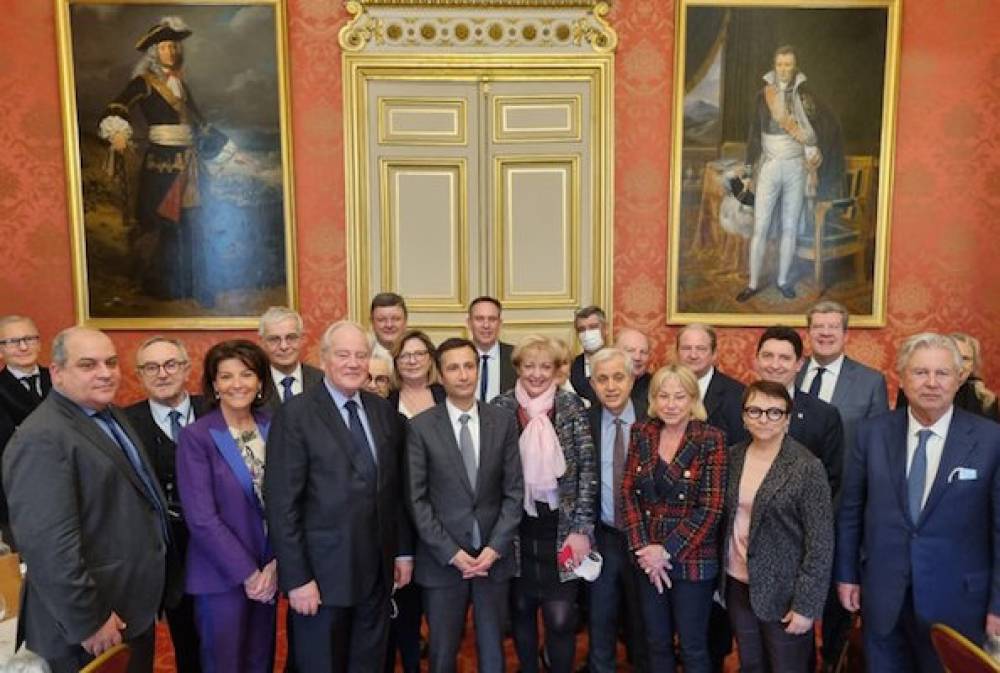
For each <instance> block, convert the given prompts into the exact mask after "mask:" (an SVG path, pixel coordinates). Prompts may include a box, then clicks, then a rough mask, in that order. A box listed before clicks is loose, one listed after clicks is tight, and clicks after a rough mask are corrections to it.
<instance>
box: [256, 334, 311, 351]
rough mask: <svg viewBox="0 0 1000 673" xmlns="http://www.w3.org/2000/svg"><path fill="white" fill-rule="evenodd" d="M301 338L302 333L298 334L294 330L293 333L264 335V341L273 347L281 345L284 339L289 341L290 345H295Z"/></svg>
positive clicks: (286, 341)
mask: <svg viewBox="0 0 1000 673" xmlns="http://www.w3.org/2000/svg"><path fill="white" fill-rule="evenodd" d="M301 339H302V335H301V334H296V333H295V332H292V333H291V334H285V335H283V336H282V335H280V334H272V335H271V336H266V337H264V343H266V344H267V345H268V346H271V347H272V348H273V347H277V346H280V345H281V342H282V341H284V342H285V343H287V344H288V345H289V346H294V345H295V344H297V343H298V342H299V341H300V340H301Z"/></svg>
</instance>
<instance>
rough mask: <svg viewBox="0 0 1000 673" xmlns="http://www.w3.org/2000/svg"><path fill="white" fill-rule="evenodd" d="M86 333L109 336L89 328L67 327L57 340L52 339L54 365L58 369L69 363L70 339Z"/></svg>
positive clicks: (57, 335)
mask: <svg viewBox="0 0 1000 673" xmlns="http://www.w3.org/2000/svg"><path fill="white" fill-rule="evenodd" d="M84 332H89V333H90V334H101V335H104V336H107V335H105V334H104V332H101V331H100V330H96V329H91V328H89V327H81V326H79V325H73V326H72V327H67V328H66V329H64V330H61V331H60V332H59V334H56V336H55V338H54V339H52V359H51V362H52V364H54V365H56V366H57V367H65V366H66V365H67V364H68V363H69V349H68V348H67V347H66V344H67V342H68V341H69V338H70V337H71V336H73V335H74V334H80V333H84Z"/></svg>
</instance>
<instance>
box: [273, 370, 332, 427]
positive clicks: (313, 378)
mask: <svg viewBox="0 0 1000 673" xmlns="http://www.w3.org/2000/svg"><path fill="white" fill-rule="evenodd" d="M321 383H323V370H322V369H318V368H316V367H313V366H312V365H307V364H306V363H305V362H303V363H302V392H306V391H308V390H312V389H313V388H315V387H316V386H318V385H319V384H321ZM274 388H275V389H274V390H272V391H271V396H270V397H269V398H267V404H265V405H264V406H265V407H266V408H267V410H268V412H269V413H270V414H271V416H272V417H273V416H274V415H275V414H276V413H278V409H280V408H281V404H282V402H281V393H280V390H281V382H280V381H275V382H274Z"/></svg>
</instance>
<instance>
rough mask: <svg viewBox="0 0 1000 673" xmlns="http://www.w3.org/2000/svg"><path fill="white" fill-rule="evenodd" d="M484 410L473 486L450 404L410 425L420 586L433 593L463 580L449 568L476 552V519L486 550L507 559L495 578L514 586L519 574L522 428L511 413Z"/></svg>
mask: <svg viewBox="0 0 1000 673" xmlns="http://www.w3.org/2000/svg"><path fill="white" fill-rule="evenodd" d="M477 404H478V410H479V469H478V472H477V475H476V484H475V485H473V484H470V483H469V478H468V476H467V474H466V470H465V465H464V463H463V462H462V454H461V453H460V452H459V449H458V442H457V441H456V440H455V432H454V430H453V428H452V425H451V419H450V418H449V416H448V409H447V408H446V407H445V405H444V403H441V404H438V405H436V406H434V407H431V408H430V409H428V410H427V411H425V412H423V413H421V414H418V415H417V416H415V417H414V418H412V419H411V420H410V426H409V432H408V433H407V440H406V460H405V471H406V486H407V488H406V495H407V505H408V507H409V509H410V513H411V515H412V516H413V521H414V524H415V527H416V532H417V543H416V559H415V565H414V574H415V580H416V582H417V583H418V584H421V585H423V586H427V587H443V586H449V585H452V584H457V583H458V582H461V581H462V575H461V573H460V572H459V571H458V570H457V569H456V568H455V567H453V566H451V565H449V561H451V559H452V558H453V557H454V556H455V554H456V553H458V551H459V549H464V550H465V551H467V552H471V553H476V552H477V550H473V549H472V545H471V540H472V528H473V520H475V521H477V522H478V523H479V531H480V535H481V536H482V541H483V546H486V547H490V548H492V549H493V550H494V551H496V552H497V553H499V554H500V559H499V560H498V561H497V562H496V563H494V564H493V567H492V568H491V569H490V573H489V577H490V579H492V580H495V581H498V582H499V581H504V580H507V579H509V578H510V577H511V576H512V575H513V574H514V571H515V570H516V565H515V558H514V553H513V551H514V550H513V547H514V536H515V535H516V533H517V527H518V524H519V523H520V522H521V513H522V511H523V509H522V506H523V501H524V474H523V472H522V470H521V454H520V450H519V448H518V431H517V421H516V420H515V418H514V415H513V414H511V413H509V412H508V411H506V410H503V409H500V408H499V407H495V406H492V405H489V404H482V403H477Z"/></svg>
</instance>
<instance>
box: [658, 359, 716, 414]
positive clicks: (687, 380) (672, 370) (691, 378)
mask: <svg viewBox="0 0 1000 673" xmlns="http://www.w3.org/2000/svg"><path fill="white" fill-rule="evenodd" d="M670 379H674V380H676V381H677V382H678V383H679V384H681V388H682V389H683V390H684V392H686V393H687V394H688V395H690V396H691V399H692V400H694V403H693V404H692V405H691V418H694V419H697V420H699V421H704V420H706V419H707V418H708V412H707V411H705V405H704V404H703V403H702V401H701V390H700V389H699V388H698V377H696V376H695V375H694V372H692V371H691V370H690V369H688V368H687V367H685V366H684V365H679V364H670V365H665V366H663V367H660V368H659V369H657V370H656V373H655V374H653V379H652V380H651V381H650V382H649V410H648V411H647V413H648V414H649V417H650V418H656V395H657V394H658V393H659V392H660V388H662V387H663V384H664V383H666V382H667V381H669V380H670Z"/></svg>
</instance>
